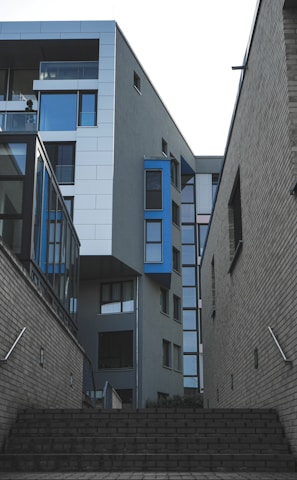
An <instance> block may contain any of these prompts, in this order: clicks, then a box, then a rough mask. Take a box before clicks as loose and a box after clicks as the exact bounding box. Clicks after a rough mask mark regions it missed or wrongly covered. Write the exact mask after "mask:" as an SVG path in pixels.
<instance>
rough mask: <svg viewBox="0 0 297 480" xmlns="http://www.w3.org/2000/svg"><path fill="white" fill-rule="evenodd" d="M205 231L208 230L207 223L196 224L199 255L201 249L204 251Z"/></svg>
mask: <svg viewBox="0 0 297 480" xmlns="http://www.w3.org/2000/svg"><path fill="white" fill-rule="evenodd" d="M207 231H208V225H202V224H199V225H198V234H199V255H200V256H201V257H202V255H203V251H204V246H205V240H206V237H207Z"/></svg>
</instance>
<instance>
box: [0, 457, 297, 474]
mask: <svg viewBox="0 0 297 480" xmlns="http://www.w3.org/2000/svg"><path fill="white" fill-rule="evenodd" d="M1 457H2V458H1V470H2V472H8V471H24V472H37V471H38V472H54V471H56V472H63V471H64V472H73V471H81V472H82V471H92V472H95V471H101V472H103V471H108V472H114V471H121V472H128V471H130V472H131V471H133V472H139V471H151V472H155V471H158V472H164V471H166V472H171V471H172V472H173V471H182V472H187V471H188V472H190V471H195V472H205V471H209V472H252V471H261V472H274V473H275V472H285V471H286V472H294V471H295V462H294V460H293V459H292V456H291V455H289V454H280V455H276V454H207V453H205V454H188V453H184V454H181V453H178V454H176V453H174V454H164V453H157V454H156V453H154V454H148V453H136V454H135V453H131V454H129V453H126V454H123V453H119V454H116V453H113V454H90V453H88V454H81V453H80V454H20V455H17V456H16V455H15V454H3V455H1Z"/></svg>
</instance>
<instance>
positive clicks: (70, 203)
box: [64, 197, 74, 219]
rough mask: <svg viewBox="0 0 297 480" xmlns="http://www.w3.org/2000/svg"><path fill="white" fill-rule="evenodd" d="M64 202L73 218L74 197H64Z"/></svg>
mask: <svg viewBox="0 0 297 480" xmlns="http://www.w3.org/2000/svg"><path fill="white" fill-rule="evenodd" d="M64 202H65V205H66V208H67V210H68V212H69V215H70V217H71V218H72V219H73V206H74V197H64Z"/></svg>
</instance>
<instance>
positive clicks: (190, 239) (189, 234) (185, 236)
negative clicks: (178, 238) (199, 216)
mask: <svg viewBox="0 0 297 480" xmlns="http://www.w3.org/2000/svg"><path fill="white" fill-rule="evenodd" d="M182 243H195V227H194V225H183V227H182Z"/></svg>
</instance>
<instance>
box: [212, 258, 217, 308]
mask: <svg viewBox="0 0 297 480" xmlns="http://www.w3.org/2000/svg"><path fill="white" fill-rule="evenodd" d="M211 297H212V311H213V316H214V314H215V310H216V277H215V261H214V257H213V259H212V261H211Z"/></svg>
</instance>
